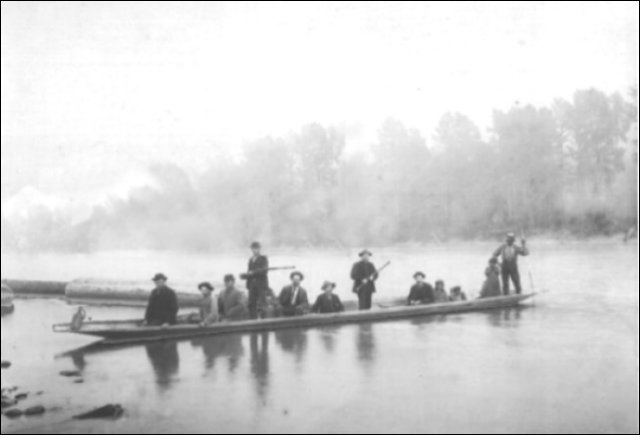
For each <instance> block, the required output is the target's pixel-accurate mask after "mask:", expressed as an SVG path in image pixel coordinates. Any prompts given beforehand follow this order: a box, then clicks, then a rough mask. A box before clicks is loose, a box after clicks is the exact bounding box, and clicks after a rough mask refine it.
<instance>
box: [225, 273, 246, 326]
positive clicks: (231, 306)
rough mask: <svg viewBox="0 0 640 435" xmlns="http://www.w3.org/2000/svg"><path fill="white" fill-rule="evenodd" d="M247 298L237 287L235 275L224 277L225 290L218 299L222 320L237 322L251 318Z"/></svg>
mask: <svg viewBox="0 0 640 435" xmlns="http://www.w3.org/2000/svg"><path fill="white" fill-rule="evenodd" d="M246 299H247V298H246V297H245V295H244V293H243V292H241V291H240V290H238V289H237V288H236V278H235V277H234V276H233V275H227V276H225V277H224V291H223V292H222V293H221V294H220V297H219V299H218V311H219V313H220V316H221V317H222V320H224V321H227V322H237V321H242V320H247V319H248V318H249V310H248V308H247V300H246Z"/></svg>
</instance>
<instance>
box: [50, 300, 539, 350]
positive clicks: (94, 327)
mask: <svg viewBox="0 0 640 435" xmlns="http://www.w3.org/2000/svg"><path fill="white" fill-rule="evenodd" d="M531 297H533V295H516V296H505V297H497V298H488V299H477V300H473V301H467V302H452V303H445V304H432V305H421V306H413V307H407V306H402V307H393V308H386V309H379V310H371V311H354V312H345V313H340V314H324V315H318V314H310V315H307V316H300V317H289V318H277V319H265V320H259V321H244V322H230V323H219V324H216V325H213V326H209V327H200V326H198V325H178V326H171V327H140V321H122V322H89V323H86V324H85V325H84V326H83V327H82V329H81V330H80V331H72V330H71V328H70V325H57V326H56V327H54V330H55V331H56V332H67V333H77V334H83V335H89V336H94V337H98V338H101V339H102V341H101V342H100V344H101V345H123V344H139V343H148V342H157V341H165V340H182V339H193V338H200V337H208V336H215V335H225V334H241V333H252V332H265V331H277V330H283V329H300V328H315V327H322V326H329V325H346V324H357V323H371V322H384V321H393V320H403V319H412V318H416V317H426V316H435V315H446V314H456V313H466V312H474V311H487V310H495V309H503V308H510V307H515V306H518V305H519V304H521V303H522V302H524V301H526V300H527V299H530V298H531Z"/></svg>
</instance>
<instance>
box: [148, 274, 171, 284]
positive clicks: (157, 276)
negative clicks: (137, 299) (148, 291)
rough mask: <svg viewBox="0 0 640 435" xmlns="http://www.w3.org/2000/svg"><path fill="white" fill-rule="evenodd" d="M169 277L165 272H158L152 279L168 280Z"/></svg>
mask: <svg viewBox="0 0 640 435" xmlns="http://www.w3.org/2000/svg"><path fill="white" fill-rule="evenodd" d="M168 279H169V278H167V277H166V275H165V274H163V273H157V274H156V276H154V277H153V278H152V279H151V281H154V282H155V281H167V280H168Z"/></svg>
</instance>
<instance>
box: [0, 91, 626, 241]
mask: <svg viewBox="0 0 640 435" xmlns="http://www.w3.org/2000/svg"><path fill="white" fill-rule="evenodd" d="M637 107H638V104H637V90H636V89H633V90H630V91H629V93H628V95H621V94H619V93H615V94H611V95H608V94H606V93H604V92H602V91H600V90H597V89H585V90H579V91H577V92H575V94H574V95H573V98H572V99H570V100H563V99H557V100H555V101H554V102H553V103H552V104H551V105H549V106H548V107H534V106H532V105H515V106H513V107H512V108H511V109H509V110H507V111H498V110H496V111H494V113H493V122H492V125H491V127H490V129H489V130H488V132H487V134H484V135H483V134H482V131H481V130H480V128H479V127H478V126H477V125H475V124H474V122H473V121H472V120H471V119H470V118H468V117H467V116H465V115H464V114H461V113H447V114H445V115H444V116H443V117H442V118H441V119H440V121H439V123H438V124H437V127H436V128H435V131H434V134H433V137H431V138H426V137H424V136H423V135H422V134H421V133H420V132H419V130H417V129H415V128H411V127H409V126H407V125H405V124H404V123H403V122H402V121H400V120H397V119H388V120H386V121H385V122H384V123H383V124H382V125H381V126H380V128H379V131H378V137H377V140H375V141H374V143H372V144H371V146H370V147H369V149H367V150H362V151H360V152H357V153H350V154H348V153H345V148H346V144H347V135H346V133H345V132H344V131H343V130H342V129H340V128H338V127H332V126H328V127H327V126H322V125H319V124H309V125H306V126H303V127H302V128H301V129H300V130H299V131H297V132H295V133H293V134H291V135H289V136H287V137H265V138H261V139H257V140H255V141H252V142H250V143H246V144H245V145H244V146H243V152H242V157H241V158H240V159H237V158H230V157H228V158H223V157H221V158H219V159H217V160H216V161H215V162H214V163H213V164H212V165H211V166H210V167H209V168H208V169H207V170H206V171H204V172H200V173H197V174H193V173H190V172H188V171H186V170H184V169H182V168H180V167H177V166H175V165H172V164H166V165H156V166H153V167H152V168H151V169H150V171H151V173H152V175H153V177H154V179H155V181H156V183H155V185H154V186H148V187H143V188H137V189H134V190H133V191H132V192H131V193H130V195H129V197H128V198H127V199H124V200H115V199H114V200H113V201H111V203H110V204H109V205H107V206H100V207H96V209H95V210H94V212H93V213H92V215H91V217H90V218H89V219H87V220H85V221H83V222H80V223H72V222H71V221H70V220H69V219H68V218H63V217H60V216H56V215H55V214H54V213H51V212H47V211H46V210H42V211H41V212H40V213H37V214H36V215H35V216H32V217H30V218H29V221H28V222H22V223H20V225H19V226H16V225H15V224H14V223H9V222H7V221H6V220H5V219H4V218H3V221H2V236H3V247H4V248H6V249H25V250H68V251H91V250H97V249H105V248H109V249H116V248H119V249H132V248H144V249H191V250H212V249H216V248H221V247H224V248H231V247H237V246H244V245H245V244H246V243H247V242H249V241H250V240H253V239H260V240H263V241H265V242H266V243H269V244H271V245H280V246H296V247H301V246H318V247H321V246H384V245H392V244H401V243H408V242H417V243H420V242H433V241H446V240H448V239H451V238H462V239H474V238H489V237H495V236H496V235H497V234H502V233H503V232H504V231H505V230H507V229H508V230H511V231H525V232H526V233H527V234H535V233H549V234H554V235H561V236H578V237H588V236H593V235H611V234H614V233H616V232H619V231H626V230H627V229H628V228H630V227H632V226H634V225H635V224H636V221H637V207H638V204H637V201H638V197H637V195H638V194H637V173H638V136H637V122H636V120H637ZM212 153H215V150H214V149H212Z"/></svg>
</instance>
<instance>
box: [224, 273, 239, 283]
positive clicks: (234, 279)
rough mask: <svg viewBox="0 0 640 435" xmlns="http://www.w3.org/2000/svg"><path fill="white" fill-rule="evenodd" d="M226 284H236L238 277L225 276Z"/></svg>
mask: <svg viewBox="0 0 640 435" xmlns="http://www.w3.org/2000/svg"><path fill="white" fill-rule="evenodd" d="M224 282H236V277H235V276H233V275H231V274H229V275H225V276H224Z"/></svg>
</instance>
